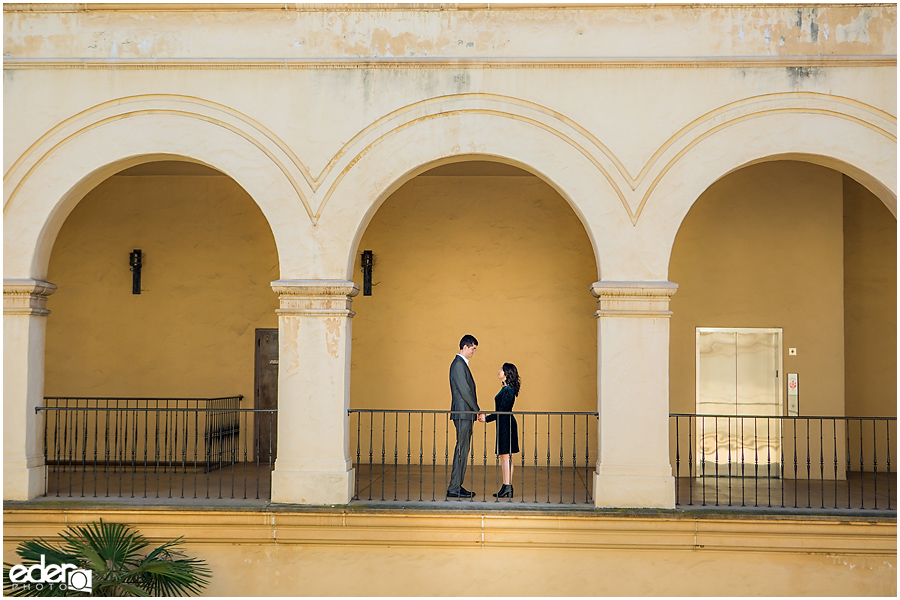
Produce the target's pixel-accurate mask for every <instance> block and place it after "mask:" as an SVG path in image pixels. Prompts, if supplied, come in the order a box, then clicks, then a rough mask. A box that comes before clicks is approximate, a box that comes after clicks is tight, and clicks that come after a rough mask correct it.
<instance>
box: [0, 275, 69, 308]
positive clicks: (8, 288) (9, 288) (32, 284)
mask: <svg viewBox="0 0 900 600" xmlns="http://www.w3.org/2000/svg"><path fill="white" fill-rule="evenodd" d="M55 291H56V285H55V284H53V283H50V282H49V281H41V280H39V279H4V280H3V314H4V315H35V316H39V317H45V316H47V315H49V314H50V311H49V310H47V296H49V295H50V294H52V293H53V292H55Z"/></svg>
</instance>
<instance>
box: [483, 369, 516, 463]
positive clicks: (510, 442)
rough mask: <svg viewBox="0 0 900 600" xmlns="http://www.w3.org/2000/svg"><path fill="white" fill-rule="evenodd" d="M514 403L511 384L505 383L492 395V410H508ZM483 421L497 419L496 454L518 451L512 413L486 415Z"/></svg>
mask: <svg viewBox="0 0 900 600" xmlns="http://www.w3.org/2000/svg"><path fill="white" fill-rule="evenodd" d="M515 403H516V393H515V392H514V391H513V389H512V387H511V386H508V385H505V386H503V389H501V390H500V391H499V392H498V393H497V395H496V396H494V410H496V411H498V412H510V411H512V409H513V404H515ZM484 420H485V422H488V423H489V422H491V421H494V420H496V421H497V446H496V448H495V449H494V450H495V452H496V453H497V455H500V454H515V453H516V452H518V451H519V426H518V424H517V423H516V417H515V416H514V415H488V416H487V417H485V419H484Z"/></svg>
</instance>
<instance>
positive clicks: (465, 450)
mask: <svg viewBox="0 0 900 600" xmlns="http://www.w3.org/2000/svg"><path fill="white" fill-rule="evenodd" d="M472 423H473V421H470V420H468V419H454V420H453V424H454V425H456V448H454V450H453V470H452V471H450V487H448V488H447V491H448V492H451V493H454V494H455V493H458V492H459V489H460V488H461V487H462V483H463V479H465V477H466V465H467V464H468V462H469V446H470V444H471V442H472Z"/></svg>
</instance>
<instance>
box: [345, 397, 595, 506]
mask: <svg viewBox="0 0 900 600" xmlns="http://www.w3.org/2000/svg"><path fill="white" fill-rule="evenodd" d="M349 412H350V436H351V445H350V449H351V454H353V460H354V463H355V464H354V467H355V469H356V491H355V495H354V500H358V501H367V502H368V501H378V502H434V501H445V500H446V499H447V498H446V493H447V488H448V483H449V480H450V472H451V469H452V464H453V451H454V448H455V446H456V429H455V426H454V425H453V424H452V421H451V419H450V415H451V412H450V411H442V410H390V409H350V411H349ZM484 413H485V414H487V415H497V416H500V417H501V418H502V417H503V416H505V415H510V414H512V415H514V417H515V419H516V422H517V429H518V440H517V441H518V445H519V452H518V453H514V454H512V463H513V468H512V477H511V485H512V486H513V495H512V497H511V498H504V499H500V498H496V497H494V496H493V494H494V493H496V492H498V491H499V490H500V487H501V485H502V483H503V481H502V473H501V466H500V461H499V458H498V455H497V448H496V426H495V424H494V423H493V422H488V423H480V422H477V421H476V422H475V423H474V424H473V434H472V441H471V446H470V452H469V456H468V461H467V465H468V466H467V469H466V474H465V479H464V481H463V487H464V488H466V489H468V490H470V491H473V492H475V494H476V495H475V497H474V498H473V499H471V500H470V501H476V502H500V501H502V502H514V503H519V504H525V503H529V504H533V503H539V504H568V505H573V504H575V505H593V471H594V465H595V464H596V459H597V457H596V440H597V413H595V412H513V413H508V412H494V411H484ZM458 414H463V413H458ZM467 414H472V415H475V414H476V413H467Z"/></svg>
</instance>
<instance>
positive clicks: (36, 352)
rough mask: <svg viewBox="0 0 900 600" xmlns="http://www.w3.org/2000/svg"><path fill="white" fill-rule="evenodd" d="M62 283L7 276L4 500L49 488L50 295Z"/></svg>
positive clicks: (5, 287) (39, 492) (14, 498)
mask: <svg viewBox="0 0 900 600" xmlns="http://www.w3.org/2000/svg"><path fill="white" fill-rule="evenodd" d="M55 291H56V286H55V285H54V284H52V283H48V282H46V281H38V280H34V279H5V280H4V281H3V499H4V500H31V499H32V498H36V497H37V496H40V495H42V494H44V492H45V491H46V465H45V464H44V454H43V447H42V445H43V444H42V440H41V435H42V429H43V425H42V422H43V421H42V420H43V418H44V417H43V415H38V414H37V411H36V410H35V409H36V408H37V407H38V406H41V403H42V402H43V397H44V348H45V343H46V331H47V319H46V317H47V315H48V314H50V311H49V310H47V308H46V305H47V296H49V295H50V294H52V293H53V292H55Z"/></svg>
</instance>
